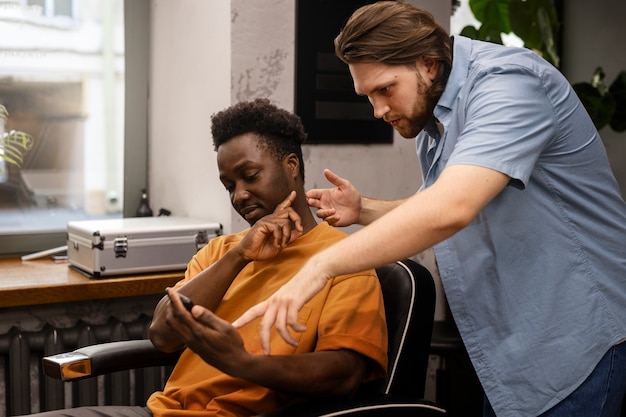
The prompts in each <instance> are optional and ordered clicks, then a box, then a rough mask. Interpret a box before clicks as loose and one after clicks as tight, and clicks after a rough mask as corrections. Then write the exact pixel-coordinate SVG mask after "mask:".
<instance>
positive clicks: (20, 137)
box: [0, 104, 35, 178]
mask: <svg viewBox="0 0 626 417" xmlns="http://www.w3.org/2000/svg"><path fill="white" fill-rule="evenodd" d="M8 117H9V112H8V111H7V109H6V107H5V106H4V105H2V104H0V133H2V136H0V178H2V177H3V176H5V175H6V173H5V170H6V163H9V164H13V165H15V166H17V167H18V168H21V167H22V164H23V163H24V154H25V153H26V152H28V151H29V150H30V149H31V148H32V147H33V144H34V143H35V141H34V139H33V137H32V136H31V135H29V134H28V133H24V132H20V131H17V130H11V131H10V132H5V131H4V126H5V123H6V120H7V118H8Z"/></svg>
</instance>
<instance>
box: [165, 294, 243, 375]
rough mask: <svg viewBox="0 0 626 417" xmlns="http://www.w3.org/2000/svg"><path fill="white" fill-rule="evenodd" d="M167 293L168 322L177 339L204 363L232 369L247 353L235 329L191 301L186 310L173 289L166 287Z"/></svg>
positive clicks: (222, 369) (232, 371)
mask: <svg viewBox="0 0 626 417" xmlns="http://www.w3.org/2000/svg"><path fill="white" fill-rule="evenodd" d="M168 295H169V298H170V300H171V310H172V311H171V313H172V314H171V316H170V317H169V318H168V320H169V321H170V323H168V324H169V325H170V327H171V328H172V329H174V330H175V332H176V333H177V334H178V336H179V337H180V339H181V340H182V341H183V342H184V343H185V344H186V345H187V347H188V348H190V349H191V350H193V351H194V352H195V353H196V354H198V356H200V357H201V358H202V359H203V360H204V361H205V362H206V363H208V364H210V365H211V366H214V367H216V368H218V369H220V370H221V371H222V372H225V373H229V374H233V373H236V371H235V370H234V368H235V367H236V365H237V364H241V363H243V362H244V360H245V358H246V357H247V356H248V355H249V352H247V351H246V350H245V348H244V344H243V340H242V339H241V336H240V335H239V332H237V330H236V329H235V328H234V327H233V326H232V325H231V324H230V323H228V322H227V321H225V320H222V319H221V318H219V317H217V316H216V315H215V314H213V313H212V312H211V311H209V310H208V309H206V308H204V307H202V306H199V305H195V306H193V308H192V309H191V311H190V312H188V311H187V310H186V309H185V307H184V305H183V303H182V301H181V299H180V297H179V295H178V292H177V291H175V290H173V289H170V290H168Z"/></svg>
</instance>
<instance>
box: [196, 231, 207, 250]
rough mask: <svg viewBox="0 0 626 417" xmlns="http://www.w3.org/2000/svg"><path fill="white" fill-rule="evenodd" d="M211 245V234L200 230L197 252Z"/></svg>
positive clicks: (197, 235) (197, 237) (197, 236)
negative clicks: (208, 244)
mask: <svg viewBox="0 0 626 417" xmlns="http://www.w3.org/2000/svg"><path fill="white" fill-rule="evenodd" d="M207 243H209V234H208V233H207V231H206V230H199V231H198V234H196V250H200V249H202V248H203V247H205V246H206V245H207Z"/></svg>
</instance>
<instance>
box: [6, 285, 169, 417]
mask: <svg viewBox="0 0 626 417" xmlns="http://www.w3.org/2000/svg"><path fill="white" fill-rule="evenodd" d="M156 301H158V298H155V297H142V298H138V299H119V300H106V301H96V302H88V303H72V304H68V305H66V306H58V305H55V306H51V307H50V306H41V307H33V308H29V309H12V310H9V309H4V310H3V309H0V323H1V325H0V330H1V331H2V334H0V417H6V416H16V415H23V414H31V413H36V412H41V411H48V410H55V409H60V408H72V407H78V406H85V405H145V400H146V398H147V397H148V396H149V395H150V394H151V393H152V392H154V391H155V390H158V389H160V388H162V387H163V385H164V383H165V380H166V378H167V376H168V375H169V372H170V371H171V370H170V369H166V368H149V369H143V370H135V371H123V372H116V373H115V374H111V375H107V376H100V377H96V378H91V379H86V380H82V381H77V382H62V381H58V380H54V379H52V378H49V377H47V376H45V375H43V372H42V369H41V358H42V357H43V356H48V355H53V354H56V353H61V352H67V351H71V350H74V349H76V348H78V347H82V346H86V345H91V344H95V343H102V342H108V341H116V340H132V339H142V338H145V337H146V336H147V329H148V326H149V323H150V320H151V315H152V311H153V309H154V305H155V304H156ZM7 310H8V311H7Z"/></svg>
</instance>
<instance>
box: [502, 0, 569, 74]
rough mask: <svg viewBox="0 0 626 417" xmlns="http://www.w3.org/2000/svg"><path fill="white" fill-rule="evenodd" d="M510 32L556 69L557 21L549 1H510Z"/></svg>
mask: <svg viewBox="0 0 626 417" xmlns="http://www.w3.org/2000/svg"><path fill="white" fill-rule="evenodd" d="M510 1H511V3H510V5H509V17H510V19H511V30H512V31H513V32H514V33H515V34H516V35H517V36H519V38H520V39H522V40H523V41H524V46H525V47H527V48H530V49H533V50H535V51H540V55H541V56H543V57H544V58H545V59H547V60H548V61H550V62H551V63H552V64H553V65H554V66H556V67H558V64H559V58H558V53H557V50H558V48H557V45H556V33H557V32H558V30H559V21H558V16H557V13H556V9H555V7H554V5H553V4H552V1H551V0H510Z"/></svg>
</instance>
